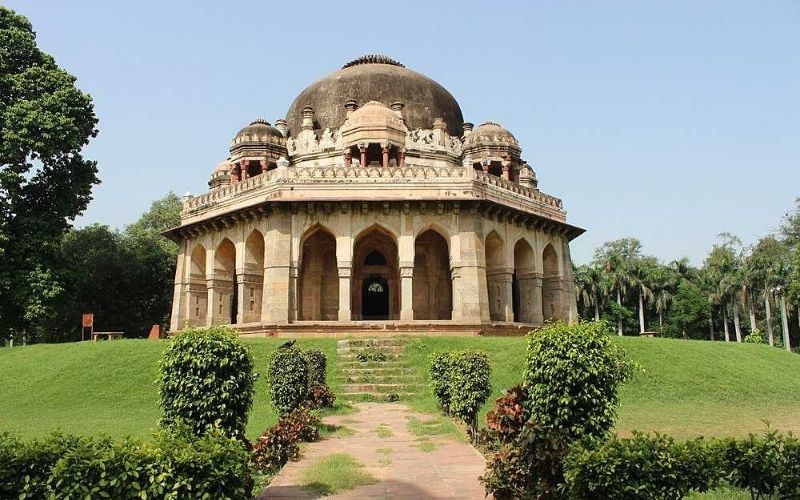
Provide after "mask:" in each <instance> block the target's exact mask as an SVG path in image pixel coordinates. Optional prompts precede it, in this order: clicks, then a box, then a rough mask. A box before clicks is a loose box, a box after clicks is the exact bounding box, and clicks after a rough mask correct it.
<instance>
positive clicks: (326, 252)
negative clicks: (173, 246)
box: [166, 56, 583, 334]
mask: <svg viewBox="0 0 800 500" xmlns="http://www.w3.org/2000/svg"><path fill="white" fill-rule="evenodd" d="M398 75H400V76H398ZM342 86H344V88H342ZM425 89H428V91H427V92H426V90H425ZM443 93H444V94H443ZM445 94H446V95H445ZM342 96H347V97H346V98H344V97H342ZM426 99H430V100H431V101H430V102H426ZM339 101H341V102H339ZM306 102H309V103H310V102H313V103H315V104H316V105H317V106H318V107H319V108H318V109H315V108H314V107H313V106H312V105H309V104H305V103H306ZM334 107H335V109H332V108H334ZM329 108H331V109H329ZM295 115H297V116H295ZM337 117H338V118H337ZM342 119H343V121H341V122H337V121H336V120H342ZM412 124H413V127H412ZM323 125H324V128H323ZM456 128H457V129H458V130H460V131H461V134H460V135H457V136H456V135H451V132H452V130H454V129H456ZM209 187H210V188H211V189H210V191H209V192H207V193H205V194H203V195H200V196H194V197H193V196H186V197H185V199H184V207H183V212H182V216H181V225H180V226H179V227H177V228H175V229H173V230H170V231H168V232H167V233H166V235H167V236H168V237H170V238H172V239H173V240H174V241H176V242H178V243H179V245H180V253H179V256H178V263H177V268H176V273H175V293H174V301H173V312H172V322H171V330H172V331H175V330H178V329H180V328H182V327H184V326H187V325H192V326H204V325H215V324H232V325H235V326H236V327H237V328H239V329H240V331H242V332H243V333H263V334H274V333H281V332H291V333H292V334H302V333H309V334H313V333H317V332H336V331H339V332H342V333H357V332H358V331H359V330H360V329H374V328H382V329H388V330H393V331H406V332H414V333H424V332H426V331H441V332H452V333H491V332H510V331H515V330H519V331H525V330H527V329H529V328H530V327H531V326H537V325H541V324H542V323H543V322H544V321H546V320H548V319H560V320H564V321H573V320H575V319H576V318H577V313H576V305H575V294H574V286H573V279H572V264H571V259H570V254H569V241H570V240H571V239H573V238H574V237H576V236H578V235H580V234H581V233H582V232H583V230H582V229H580V228H576V227H574V226H571V225H569V224H567V222H566V212H565V211H564V209H563V205H562V202H561V200H559V199H557V198H554V197H552V196H550V195H547V194H544V193H542V192H541V191H540V190H539V189H538V182H537V180H536V175H535V173H534V172H533V170H532V169H531V167H530V166H529V165H528V164H527V163H526V162H524V161H523V160H522V158H521V148H520V147H519V144H518V142H517V140H516V139H515V138H514V136H513V135H512V134H511V133H510V132H509V131H508V130H506V129H505V128H503V127H502V126H500V125H499V124H497V123H494V122H486V123H484V124H483V125H481V126H479V127H477V128H474V127H473V126H472V124H470V123H464V122H463V119H462V118H461V110H460V109H459V108H458V104H457V103H456V101H455V99H453V98H452V96H450V94H449V93H447V91H446V90H444V89H443V88H442V87H441V86H440V85H438V84H436V83H435V82H433V81H432V80H430V79H428V78H427V77H424V76H423V75H420V74H419V73H415V72H413V71H411V70H408V69H406V68H404V67H403V66H402V65H399V63H396V62H395V61H392V60H390V59H387V58H384V57H381V56H367V57H365V58H361V59H358V60H356V61H353V62H352V63H348V64H347V65H345V67H344V68H343V69H341V70H340V71H338V72H336V73H334V74H333V75H330V76H328V77H326V78H324V79H322V80H320V81H319V82H316V83H315V84H313V85H312V86H310V87H309V88H308V89H306V90H305V91H304V92H303V93H302V94H301V95H300V96H299V97H298V99H297V100H295V102H294V103H293V104H292V106H291V108H290V111H289V115H288V116H287V117H286V119H285V120H283V119H281V120H278V121H276V123H275V125H274V126H273V125H270V124H269V123H267V122H266V121H264V120H257V121H255V122H253V123H251V124H250V125H249V126H248V127H245V128H244V129H242V130H241V131H240V132H239V133H238V134H237V135H236V137H235V138H234V141H233V144H232V147H231V156H230V158H228V159H227V160H225V161H223V162H221V163H220V164H219V165H218V166H217V168H215V169H214V172H213V173H212V177H211V180H210V181H209Z"/></svg>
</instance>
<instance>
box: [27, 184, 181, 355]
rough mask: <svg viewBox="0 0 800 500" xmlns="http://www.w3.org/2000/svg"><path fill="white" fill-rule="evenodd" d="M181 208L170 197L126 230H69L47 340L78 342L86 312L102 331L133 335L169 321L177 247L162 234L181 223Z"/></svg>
mask: <svg viewBox="0 0 800 500" xmlns="http://www.w3.org/2000/svg"><path fill="white" fill-rule="evenodd" d="M180 208H181V203H180V200H179V199H178V197H177V196H176V195H175V194H173V193H169V194H168V195H167V196H165V197H164V198H162V199H160V200H157V201H155V202H153V204H152V206H151V208H150V210H149V211H148V212H146V213H145V214H144V215H142V217H141V218H140V219H139V220H138V221H137V222H135V223H133V224H131V225H129V226H127V227H126V228H125V231H124V232H119V231H113V230H111V229H110V228H109V227H108V226H101V225H97V224H95V225H92V226H87V227H85V228H82V229H73V230H71V231H69V232H68V233H67V234H66V235H65V236H64V238H63V241H62V245H61V252H60V253H61V255H60V259H59V263H58V268H59V270H60V274H61V279H62V282H63V284H64V293H63V294H61V296H60V297H59V299H58V300H57V303H56V314H55V315H54V318H53V319H52V320H51V321H49V322H48V323H47V328H46V329H45V331H44V332H43V340H45V341H71V340H79V339H80V331H79V326H80V317H81V313H84V312H93V313H94V314H95V321H96V323H97V324H98V325H102V328H103V329H109V330H120V331H124V332H125V334H126V336H129V337H143V336H145V335H146V334H147V332H148V330H149V329H150V326H151V325H153V324H161V325H164V324H166V323H168V318H169V313H170V305H171V302H172V290H173V280H174V272H175V258H176V254H177V245H175V244H174V243H172V242H171V241H169V240H167V239H166V238H164V237H163V236H161V235H160V232H161V231H164V230H165V229H167V228H169V227H173V226H175V225H177V224H178V223H179V222H180Z"/></svg>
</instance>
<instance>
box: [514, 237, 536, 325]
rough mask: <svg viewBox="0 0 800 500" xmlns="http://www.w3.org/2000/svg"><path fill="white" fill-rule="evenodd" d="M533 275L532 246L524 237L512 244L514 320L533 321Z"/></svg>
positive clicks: (534, 284)
mask: <svg viewBox="0 0 800 500" xmlns="http://www.w3.org/2000/svg"><path fill="white" fill-rule="evenodd" d="M534 278H535V276H534V259H533V248H532V247H531V246H530V244H528V242H527V241H525V240H524V239H520V240H519V241H517V243H516V244H515V245H514V273H513V277H512V282H511V285H512V297H513V309H514V321H517V322H521V323H533V322H534V318H533V312H534V307H535V305H534V297H535V296H536V294H535V293H534V287H535V286H536V283H535V279H534Z"/></svg>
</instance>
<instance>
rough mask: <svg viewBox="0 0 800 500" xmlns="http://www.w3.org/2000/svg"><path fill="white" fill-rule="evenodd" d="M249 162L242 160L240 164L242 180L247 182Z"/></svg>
mask: <svg viewBox="0 0 800 500" xmlns="http://www.w3.org/2000/svg"><path fill="white" fill-rule="evenodd" d="M247 163H248V162H247V160H241V161H240V162H239V175H240V177H239V178H240V179H241V180H243V181H244V180H247Z"/></svg>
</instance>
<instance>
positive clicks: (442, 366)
mask: <svg viewBox="0 0 800 500" xmlns="http://www.w3.org/2000/svg"><path fill="white" fill-rule="evenodd" d="M451 364H452V358H451V356H450V353H449V352H440V353H436V354H432V355H431V356H430V382H429V387H430V389H431V392H433V395H434V397H435V398H436V401H437V402H438V403H439V407H440V408H441V409H442V411H444V412H445V413H447V414H448V415H449V414H450V382H449V378H448V377H449V373H450V366H451Z"/></svg>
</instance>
